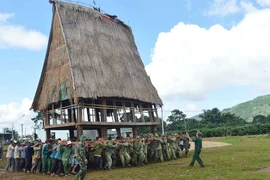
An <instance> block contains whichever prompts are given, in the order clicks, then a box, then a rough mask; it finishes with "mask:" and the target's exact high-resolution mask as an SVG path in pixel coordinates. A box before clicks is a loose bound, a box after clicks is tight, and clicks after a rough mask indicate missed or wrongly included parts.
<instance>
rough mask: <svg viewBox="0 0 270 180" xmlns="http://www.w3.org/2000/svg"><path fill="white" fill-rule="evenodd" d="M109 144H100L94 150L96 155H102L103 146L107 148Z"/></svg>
mask: <svg viewBox="0 0 270 180" xmlns="http://www.w3.org/2000/svg"><path fill="white" fill-rule="evenodd" d="M106 146H107V145H106V144H105V143H102V144H98V145H97V147H96V148H95V151H94V156H101V154H102V151H103V148H105V147H106Z"/></svg>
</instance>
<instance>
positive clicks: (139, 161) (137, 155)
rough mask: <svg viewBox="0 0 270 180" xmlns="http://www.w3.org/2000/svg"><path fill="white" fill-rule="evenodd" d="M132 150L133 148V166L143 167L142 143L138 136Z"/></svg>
mask: <svg viewBox="0 0 270 180" xmlns="http://www.w3.org/2000/svg"><path fill="white" fill-rule="evenodd" d="M133 148H134V152H133V153H134V154H133V155H134V164H135V165H136V166H140V165H142V166H143V165H144V164H143V161H144V154H143V150H144V149H143V143H142V142H141V139H140V137H139V136H137V137H136V141H135V142H134V144H133Z"/></svg>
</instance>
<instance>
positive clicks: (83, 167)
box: [75, 135, 87, 180]
mask: <svg viewBox="0 0 270 180" xmlns="http://www.w3.org/2000/svg"><path fill="white" fill-rule="evenodd" d="M82 137H83V138H82ZM82 139H84V135H82V136H81V140H82ZM85 140H86V137H85ZM76 159H77V161H78V164H79V165H80V171H79V172H78V173H77V174H76V176H75V178H76V180H78V179H79V178H80V179H81V180H83V179H84V178H85V176H86V173H87V164H86V163H85V160H86V152H85V146H84V144H83V143H82V142H80V143H79V145H78V151H77V154H76Z"/></svg>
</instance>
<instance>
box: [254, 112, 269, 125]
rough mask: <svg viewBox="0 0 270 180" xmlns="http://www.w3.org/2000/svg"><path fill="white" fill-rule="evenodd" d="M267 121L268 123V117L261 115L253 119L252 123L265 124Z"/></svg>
mask: <svg viewBox="0 0 270 180" xmlns="http://www.w3.org/2000/svg"><path fill="white" fill-rule="evenodd" d="M267 121H268V120H267V117H265V116H264V115H260V114H259V115H257V116H254V117H253V120H252V123H253V124H264V123H266V122H267Z"/></svg>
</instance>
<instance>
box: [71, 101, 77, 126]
mask: <svg viewBox="0 0 270 180" xmlns="http://www.w3.org/2000/svg"><path fill="white" fill-rule="evenodd" d="M72 101H73V100H72V99H70V111H71V122H76V120H75V118H76V117H75V116H76V113H74V107H73V102H72Z"/></svg>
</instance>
